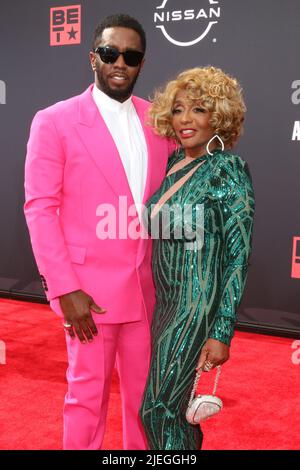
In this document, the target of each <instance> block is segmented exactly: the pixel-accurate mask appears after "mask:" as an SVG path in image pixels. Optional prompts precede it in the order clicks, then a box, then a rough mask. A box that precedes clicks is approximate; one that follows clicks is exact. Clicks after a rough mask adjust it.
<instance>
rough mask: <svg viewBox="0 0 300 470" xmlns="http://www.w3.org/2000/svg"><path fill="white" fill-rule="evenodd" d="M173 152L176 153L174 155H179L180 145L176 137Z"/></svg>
mask: <svg viewBox="0 0 300 470" xmlns="http://www.w3.org/2000/svg"><path fill="white" fill-rule="evenodd" d="M175 145H176V146H175V154H176V157H179V152H180V145H179V142H178V140H177V139H176V144H175Z"/></svg>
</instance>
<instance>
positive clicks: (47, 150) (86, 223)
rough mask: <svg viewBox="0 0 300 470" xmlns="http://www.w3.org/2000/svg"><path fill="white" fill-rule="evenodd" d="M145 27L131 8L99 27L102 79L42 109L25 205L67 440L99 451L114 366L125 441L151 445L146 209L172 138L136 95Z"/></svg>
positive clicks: (93, 57)
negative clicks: (54, 330) (59, 369)
mask: <svg viewBox="0 0 300 470" xmlns="http://www.w3.org/2000/svg"><path fill="white" fill-rule="evenodd" d="M145 48H146V40H145V33H144V31H143V29H142V27H141V25H140V24H139V23H138V22H137V21H136V20H135V19H134V18H131V17H129V16H128V15H114V16H110V17H107V18H105V19H104V20H103V22H102V23H101V24H100V25H99V26H98V27H97V29H96V31H95V34H94V43H93V52H91V53H90V62H91V66H92V69H93V71H94V74H95V83H94V85H91V86H90V87H89V88H88V89H87V90H86V91H85V92H84V93H82V94H81V95H79V96H75V97H73V98H71V99H68V100H66V101H62V102H59V103H56V104H55V105H53V106H50V107H49V108H47V109H44V110H42V111H39V112H38V113H37V114H36V116H35V117H34V120H33V123H32V127H31V132H30V138H29V142H28V152H27V158H26V165H25V193H26V202H25V205H24V211H25V215H26V220H27V224H28V227H29V232H30V237H31V242H32V247H33V252H34V255H35V258H36V261H37V265H38V268H39V272H40V275H41V278H42V282H43V286H44V289H45V292H46V295H47V298H48V300H49V301H50V305H51V307H52V309H53V310H54V311H55V312H56V313H57V314H58V315H59V316H60V317H61V318H62V323H63V325H64V328H65V332H66V342H67V350H68V361H69V365H68V370H67V380H68V391H67V394H66V397H65V406H64V449H100V448H101V445H102V440H103V435H104V431H105V421H106V414H107V407H108V399H109V390H110V383H111V377H112V372H113V368H114V366H115V363H116V364H117V369H118V373H119V378H120V387H121V397H122V411H123V441H124V448H125V449H146V448H147V444H146V441H145V437H144V433H143V430H142V427H141V423H140V421H139V416H138V411H139V407H140V403H141V399H142V394H143V391H144V387H145V383H146V378H147V372H148V365H149V359H150V324H151V315H152V311H153V307H154V301H155V293H154V286H153V282H152V273H151V246H150V241H149V240H147V239H146V238H145V237H144V236H141V233H142V230H141V224H140V216H141V209H140V206H141V204H142V203H144V202H145V201H146V200H147V199H148V198H149V197H150V195H152V193H153V192H154V191H156V189H157V188H158V187H159V185H160V183H161V181H162V179H163V177H164V175H165V168H166V163H167V158H168V154H169V153H170V152H171V151H172V144H170V143H169V142H168V141H167V140H166V139H161V138H160V137H158V136H156V135H155V134H154V133H153V131H152V129H151V128H150V127H148V126H147V124H146V113H147V109H148V102H146V101H144V100H142V99H140V98H137V97H135V96H132V90H133V87H134V84H135V82H136V80H137V78H138V75H139V73H140V71H141V68H142V66H143V62H144V53H145Z"/></svg>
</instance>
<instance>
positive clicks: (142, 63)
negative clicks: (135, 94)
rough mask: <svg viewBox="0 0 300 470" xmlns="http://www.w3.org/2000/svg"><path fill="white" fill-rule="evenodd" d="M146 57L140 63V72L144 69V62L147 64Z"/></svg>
mask: <svg viewBox="0 0 300 470" xmlns="http://www.w3.org/2000/svg"><path fill="white" fill-rule="evenodd" d="M145 61H146V59H143V60H142V62H141V65H140V72H141V71H142V69H143V67H144V64H145Z"/></svg>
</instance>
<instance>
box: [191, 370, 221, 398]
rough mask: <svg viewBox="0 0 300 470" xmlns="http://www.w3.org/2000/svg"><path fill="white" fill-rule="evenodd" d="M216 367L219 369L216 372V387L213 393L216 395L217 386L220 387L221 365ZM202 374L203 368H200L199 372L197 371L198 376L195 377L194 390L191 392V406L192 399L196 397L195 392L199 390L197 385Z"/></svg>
mask: <svg viewBox="0 0 300 470" xmlns="http://www.w3.org/2000/svg"><path fill="white" fill-rule="evenodd" d="M216 369H217V373H216V377H215V384H214V389H213V395H215V394H216V391H217V387H218V383H219V379H220V375H221V366H217V367H216ZM201 374H202V369H200V371H198V372H197V373H196V377H195V380H194V385H193V390H192V392H191V397H190V401H189V404H188V406H191V404H192V401H193V399H194V397H195V392H196V390H197V387H198V383H199V380H200V377H201Z"/></svg>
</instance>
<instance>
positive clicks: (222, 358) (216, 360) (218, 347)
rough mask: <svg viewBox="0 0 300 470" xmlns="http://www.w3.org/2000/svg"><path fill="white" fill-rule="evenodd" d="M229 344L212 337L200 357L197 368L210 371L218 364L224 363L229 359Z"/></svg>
mask: <svg viewBox="0 0 300 470" xmlns="http://www.w3.org/2000/svg"><path fill="white" fill-rule="evenodd" d="M229 349H230V348H229V346H227V344H224V343H222V342H221V341H218V340H216V339H213V338H210V339H208V340H207V341H206V343H205V344H204V346H203V348H202V349H201V354H200V357H199V361H198V365H197V367H196V370H197V371H199V370H200V369H202V370H204V371H206V372H208V371H209V370H210V369H214V368H215V367H216V366H220V365H221V364H224V362H226V361H228V359H229Z"/></svg>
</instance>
